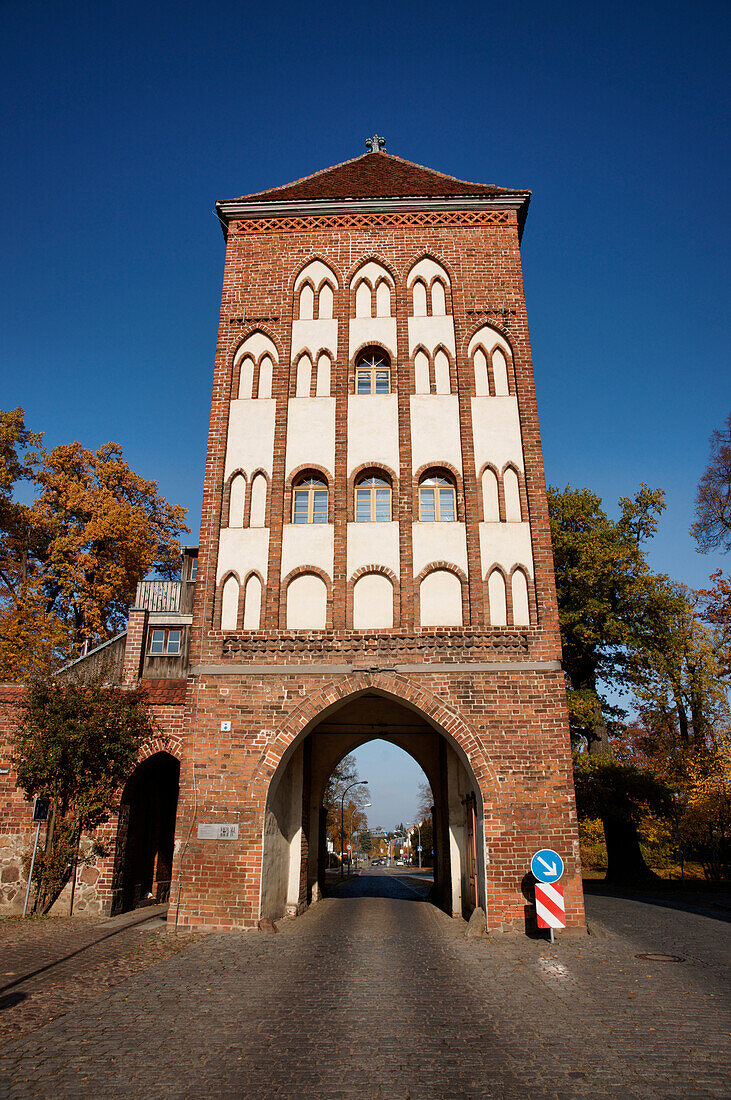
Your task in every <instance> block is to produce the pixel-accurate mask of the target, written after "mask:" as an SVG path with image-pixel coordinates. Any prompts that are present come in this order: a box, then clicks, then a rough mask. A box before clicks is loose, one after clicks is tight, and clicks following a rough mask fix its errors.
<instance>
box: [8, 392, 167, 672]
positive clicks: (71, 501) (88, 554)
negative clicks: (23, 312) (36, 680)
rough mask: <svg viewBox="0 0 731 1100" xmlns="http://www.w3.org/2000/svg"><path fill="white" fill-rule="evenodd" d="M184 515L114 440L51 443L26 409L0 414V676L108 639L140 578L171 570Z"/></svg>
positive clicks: (47, 665) (48, 666)
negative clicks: (31, 424)
mask: <svg viewBox="0 0 731 1100" xmlns="http://www.w3.org/2000/svg"><path fill="white" fill-rule="evenodd" d="M31 494H32V495H33V499H32V500H31V501H30V503H26V502H25V500H24V499H22V498H24V497H25V496H27V495H31ZM184 520H185V509H184V508H182V507H180V506H178V505H171V504H169V503H168V502H167V501H166V500H165V499H164V498H163V497H162V496H160V494H159V493H158V491H157V483H156V482H154V481H147V480H145V479H144V478H142V477H140V476H139V474H136V473H135V472H134V471H133V470H131V469H130V467H129V466H128V465H127V463H126V462H125V461H124V460H123V458H122V449H121V447H120V446H119V445H118V444H116V443H106V444H104V445H103V446H101V447H99V448H98V450H96V451H93V450H89V449H88V448H86V447H83V446H82V445H81V444H80V443H78V442H74V443H69V444H62V445H60V446H57V447H54V448H52V449H51V450H50V451H48V450H46V449H45V448H44V447H43V445H42V436H41V434H40V433H36V432H31V431H30V430H29V429H28V428H27V427H26V425H25V419H24V413H23V410H22V409H15V410H12V411H10V412H0V679H4V680H15V681H19V680H20V681H22V680H25V679H28V678H29V677H31V676H32V675H34V674H37V673H43V672H49V671H51V670H52V669H53V668H54V667H57V666H58V665H59V664H61V663H63V661H66V660H69V659H71V658H73V657H75V656H78V655H79V653H80V652H81V650H82V647H83V646H84V645H85V644H88V645H96V644H99V643H101V642H103V641H106V640H108V639H109V638H112V637H114V635H115V634H117V633H118V632H119V631H120V630H122V629H123V628H124V626H125V624H126V620H127V613H128V610H129V607H130V604H131V602H132V599H133V598H134V594H135V589H136V586H137V583H138V581H139V580H141V578H142V577H144V576H145V574H146V573H148V572H150V571H151V570H155V571H156V572H157V573H159V574H160V575H161V576H169V577H172V576H174V575H175V573H176V571H177V568H178V565H179V557H180V545H179V542H178V536H179V534H180V533H181V532H182V531H187V530H188V528H187V527H186V526H185V523H184Z"/></svg>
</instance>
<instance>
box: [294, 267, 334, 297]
mask: <svg viewBox="0 0 731 1100" xmlns="http://www.w3.org/2000/svg"><path fill="white" fill-rule="evenodd" d="M305 279H311V280H312V282H313V283H314V285H315V286H319V285H320V283H321V282H322V280H323V279H330V280H331V281H332V284H333V286H337V285H338V280H337V278H336V275H335V272H334V271H333V270H332V268H329V267H328V266H327V264H325V263H323V262H322V260H313V261H312V263H309V264H308V265H307V267H305V268H303V269H302V271H300V273H299V275H298V276H297V279H296V281H295V284H294V289H295V290H296V289H297V287H298V286H301V285H302V283H303V282H304V281H305Z"/></svg>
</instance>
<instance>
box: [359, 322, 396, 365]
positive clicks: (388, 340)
mask: <svg viewBox="0 0 731 1100" xmlns="http://www.w3.org/2000/svg"><path fill="white" fill-rule="evenodd" d="M364 344H381V345H382V346H383V347H384V348H386V350H387V351H388V352H389V354H390V355H391V358H392V359H395V358H396V318H395V317H353V318H352V319H351V322H350V337H349V340H348V355H349V356H350V358H351V359H352V357H353V356H354V355H355V353H356V351H357V350H358V348H360V347H362V346H363V345H364Z"/></svg>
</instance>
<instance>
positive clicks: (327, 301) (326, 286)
mask: <svg viewBox="0 0 731 1100" xmlns="http://www.w3.org/2000/svg"><path fill="white" fill-rule="evenodd" d="M333 300H334V295H333V288H332V287H331V286H330V283H323V284H322V286H321V287H320V295H319V299H318V311H317V315H318V317H319V318H320V320H321V321H322V320H327V321H329V320H330V318H331V317H332V315H333Z"/></svg>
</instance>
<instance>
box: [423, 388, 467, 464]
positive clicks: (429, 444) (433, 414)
mask: <svg viewBox="0 0 731 1100" xmlns="http://www.w3.org/2000/svg"><path fill="white" fill-rule="evenodd" d="M410 404H411V468H412V469H413V470H420V469H421V468H422V466H424V465H426V463H430V464H432V465H434V466H438V465H440V463H442V462H448V463H450V465H452V466H454V468H455V469H456V470H459V471H460V472H461V471H462V445H461V441H460V435H459V402H458V400H457V395H456V394H430V395H429V396H426V395H424V396H419V395H416V396H414V397H412V398H411V399H410Z"/></svg>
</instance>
